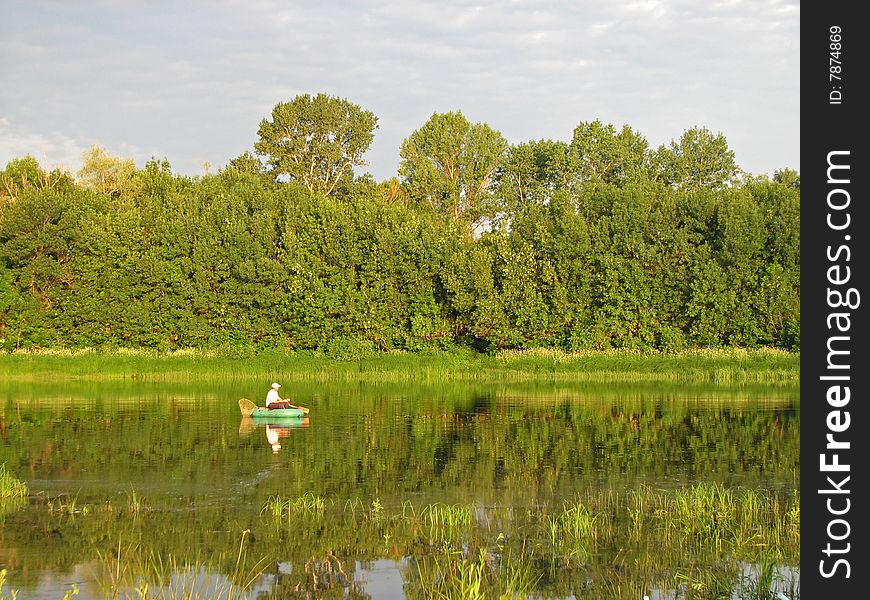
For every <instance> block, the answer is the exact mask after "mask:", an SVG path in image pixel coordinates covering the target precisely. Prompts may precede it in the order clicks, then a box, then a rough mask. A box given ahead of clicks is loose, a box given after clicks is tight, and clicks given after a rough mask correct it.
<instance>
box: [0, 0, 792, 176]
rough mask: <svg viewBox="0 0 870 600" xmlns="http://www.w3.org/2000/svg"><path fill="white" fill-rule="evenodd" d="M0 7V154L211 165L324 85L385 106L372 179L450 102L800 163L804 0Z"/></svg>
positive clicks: (506, 128) (541, 127) (763, 162)
mask: <svg viewBox="0 0 870 600" xmlns="http://www.w3.org/2000/svg"><path fill="white" fill-rule="evenodd" d="M0 21H2V22H3V24H4V27H3V35H2V36H0V81H2V85H0V168H3V166H5V164H6V163H7V162H8V161H9V160H10V159H12V158H19V157H22V156H24V155H26V154H31V155H33V156H35V157H36V158H37V159H38V160H39V161H40V162H41V163H42V164H43V166H49V167H53V166H58V165H61V166H65V167H67V168H70V169H72V170H76V169H78V168H79V166H80V165H81V153H82V151H83V150H85V149H86V148H88V147H89V146H90V145H91V144H99V145H101V146H103V147H105V148H106V149H107V150H108V151H109V152H111V153H113V154H117V155H121V156H124V157H129V158H133V159H135V161H136V163H137V165H139V166H140V167H141V166H143V165H144V163H145V161H147V160H148V159H149V158H150V157H152V156H155V157H158V158H166V159H168V160H169V162H170V163H171V164H172V167H173V170H174V171H176V172H179V173H184V174H189V175H195V174H201V173H202V172H203V171H202V164H203V163H204V162H208V163H209V164H210V165H211V170H212V171H216V170H217V169H219V168H221V167H223V166H225V165H226V164H227V162H228V161H229V160H230V159H232V158H234V157H236V156H238V155H239V154H241V153H242V152H244V151H246V150H253V145H254V142H255V141H256V137H257V128H258V126H259V123H260V120H261V119H263V118H264V117H267V116H269V115H270V113H271V110H272V108H273V107H274V106H275V104H277V103H278V102H282V101H288V100H290V99H292V98H293V97H294V96H296V95H297V94H304V93H309V94H312V95H313V94H317V93H319V92H324V93H327V94H330V95H334V96H340V97H342V98H346V99H348V100H350V101H351V102H353V103H355V104H358V105H360V106H361V107H362V108H364V109H366V110H370V111H372V112H374V113H375V115H376V116H377V117H378V119H379V123H378V129H377V130H376V132H375V141H374V143H373V144H372V147H371V149H370V150H369V152H368V153H367V154H366V159H367V160H368V162H369V165H368V167H367V170H368V171H369V172H370V173H372V174H373V175H374V176H375V178H377V179H379V180H381V179H387V178H390V177H392V176H394V175H396V170H397V166H398V161H399V146H400V145H401V143H402V141H403V140H404V139H405V138H406V137H407V136H408V135H409V134H411V133H412V132H413V131H414V130H415V129H418V128H419V127H420V126H421V125H423V123H425V121H426V120H427V119H428V118H429V117H430V116H431V115H432V113H433V112H447V111H451V110H461V111H462V112H463V113H464V114H465V115H466V116H467V117H468V118H469V119H470V120H471V121H474V122H481V121H483V122H487V123H488V124H489V125H490V126H492V127H493V128H495V129H497V130H499V131H501V132H502V133H503V134H504V135H505V137H506V138H507V139H508V141H509V142H511V143H520V142H524V141H528V140H532V139H560V140H566V141H567V140H570V139H571V136H572V133H573V130H574V127H575V126H576V125H577V124H578V123H580V122H583V121H594V120H596V119H600V120H601V121H604V122H609V123H613V124H614V125H615V126H616V127H617V128H619V127H621V126H622V125H623V124H626V125H629V126H631V127H632V128H634V129H635V130H637V131H639V132H640V133H641V134H643V135H644V136H646V138H647V140H648V141H649V143H650V145H651V146H652V147H656V146H659V145H661V144H668V143H670V141H671V140H672V139H675V138H679V137H680V135H681V134H682V133H683V131H685V130H686V129H688V128H690V127H693V126H699V127H706V128H708V129H710V130H711V131H713V132H721V133H722V134H724V135H725V137H726V138H727V139H728V143H729V145H730V146H731V148H732V149H733V150H734V151H735V153H736V156H737V162H738V164H739V165H740V166H741V167H742V168H743V169H744V170H746V171H748V172H749V173H752V174H754V175H760V174H765V173H767V174H773V172H774V171H775V170H777V169H780V168H783V167H789V168H793V169H797V170H800V160H799V158H800V123H799V116H800V97H799V91H800V73H799V67H800V60H799V54H800V53H799V49H800V46H799V26H800V3H799V0H753V1H741V0H722V1H715V0H714V1H711V2H698V1H696V0H651V1H646V0H636V1H630V2H629V1H622V0H596V1H584V0H568V1H564V2H559V1H555V0H554V1H547V0H528V1H522V0H515V1H512V2H507V1H495V0H479V1H468V2H466V1H462V0H439V1H438V2H418V1H413V2H412V1H402V2H400V1H395V2H375V1H365V0H358V1H353V2H338V1H335V0H333V1H329V0H317V1H308V0H299V1H293V0H285V1H278V0H244V1H241V0H240V1H210V2H205V1H179V2H162V1H158V0H149V1H148V2H134V1H109V0H106V1H99V2H98V1H87V0H75V1H73V0H68V1H61V2H45V1H38V0H37V1H34V0H30V1H27V2H17V1H13V0H2V2H0Z"/></svg>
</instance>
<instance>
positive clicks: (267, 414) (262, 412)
mask: <svg viewBox="0 0 870 600" xmlns="http://www.w3.org/2000/svg"><path fill="white" fill-rule="evenodd" d="M251 416H252V417H254V418H255V419H256V418H257V417H263V418H264V419H276V418H277V419H288V418H289V419H300V418H302V417H304V416H305V411H304V410H302V409H301V408H272V409H269V408H263V407H262V406H258V407H256V408H255V409H254V410H253V411H251Z"/></svg>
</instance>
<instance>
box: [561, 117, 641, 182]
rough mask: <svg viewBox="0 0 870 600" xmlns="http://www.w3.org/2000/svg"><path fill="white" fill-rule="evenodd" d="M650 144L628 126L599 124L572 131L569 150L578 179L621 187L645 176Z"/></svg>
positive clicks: (586, 125) (587, 123) (582, 125)
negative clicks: (572, 154) (618, 127)
mask: <svg viewBox="0 0 870 600" xmlns="http://www.w3.org/2000/svg"><path fill="white" fill-rule="evenodd" d="M648 148H649V144H648V143H647V141H646V138H644V137H643V136H642V135H641V134H640V133H638V132H636V131H635V130H633V129H632V128H631V127H629V126H628V125H623V127H622V129H620V130H619V131H617V130H616V127H614V126H613V125H611V124H610V123H607V124H604V123H602V122H601V121H598V120H596V121H592V122H583V123H580V124H579V125H577V127H575V128H574V136H573V138H572V140H571V151H572V152H573V153H574V154H575V155H576V161H577V167H578V170H579V175H580V179H581V180H582V181H584V182H587V183H591V184H593V187H595V186H597V185H598V184H602V183H607V184H612V185H624V184H625V183H627V182H629V181H632V180H637V179H638V178H640V177H641V176H643V175H645V174H646V172H647V168H648V163H649V157H648Z"/></svg>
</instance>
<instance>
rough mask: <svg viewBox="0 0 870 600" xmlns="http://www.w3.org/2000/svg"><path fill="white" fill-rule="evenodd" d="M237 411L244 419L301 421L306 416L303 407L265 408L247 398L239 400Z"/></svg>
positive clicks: (305, 409)
mask: <svg viewBox="0 0 870 600" xmlns="http://www.w3.org/2000/svg"><path fill="white" fill-rule="evenodd" d="M239 410H240V411H242V416H244V417H254V418H256V417H262V418H268V419H301V418H302V417H306V416H308V409H307V408H305V407H304V406H296V407H294V408H272V409H269V408H265V407H263V406H257V405H256V404H254V403H253V402H251V401H250V400H248V399H247V398H242V399H240V400H239Z"/></svg>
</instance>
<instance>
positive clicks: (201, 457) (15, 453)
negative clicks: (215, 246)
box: [0, 394, 800, 597]
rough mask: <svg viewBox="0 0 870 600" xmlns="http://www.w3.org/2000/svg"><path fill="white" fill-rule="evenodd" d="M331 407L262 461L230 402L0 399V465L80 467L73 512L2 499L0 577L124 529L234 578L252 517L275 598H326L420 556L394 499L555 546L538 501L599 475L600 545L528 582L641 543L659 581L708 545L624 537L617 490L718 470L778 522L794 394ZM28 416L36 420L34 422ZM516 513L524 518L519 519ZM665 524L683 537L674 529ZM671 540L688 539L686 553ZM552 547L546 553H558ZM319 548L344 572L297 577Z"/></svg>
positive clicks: (567, 581) (796, 469) (793, 456)
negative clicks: (11, 560) (381, 563)
mask: <svg viewBox="0 0 870 600" xmlns="http://www.w3.org/2000/svg"><path fill="white" fill-rule="evenodd" d="M342 400H343V401H345V399H342ZM346 402H347V403H348V406H349V407H348V408H345V407H342V410H343V411H346V412H348V411H349V412H350V414H351V416H353V417H354V418H352V419H347V418H345V419H344V420H341V419H335V423H334V424H329V423H330V418H329V417H332V416H333V415H330V414H327V413H326V410H325V409H321V412H320V413H319V415H318V420H317V423H316V427H314V426H312V427H311V428H310V429H308V430H300V431H293V432H291V434H290V435H289V436H288V437H286V438H282V439H281V442H282V445H283V446H284V451H282V452H281V453H280V454H278V455H276V456H269V450H268V449H269V446H268V445H267V444H266V440H265V439H264V438H265V428H264V427H263V428H260V426H256V427H254V428H253V429H252V430H251V431H249V432H247V435H246V434H245V431H243V427H242V424H239V426H238V429H237V427H236V424H237V423H239V421H238V419H239V416H238V414H237V412H236V414H234V415H233V416H232V419H230V420H228V421H227V422H226V423H218V424H216V423H203V422H202V421H196V420H192V419H189V418H187V417H186V416H185V414H184V413H183V410H182V411H180V412H179V411H178V410H176V411H175V413H172V414H169V416H168V417H167V418H166V419H163V420H161V419H154V418H153V417H148V416H143V415H142V414H140V413H138V412H136V411H123V410H120V411H116V412H114V413H111V414H106V413H105V412H103V410H102V409H93V408H90V407H87V406H86V407H76V408H74V409H66V410H64V411H63V413H62V414H57V413H56V412H53V411H51V410H44V411H41V412H36V413H34V414H30V415H28V414H25V415H24V418H26V419H28V422H27V423H24V422H18V421H16V420H15V419H16V417H14V416H13V415H12V414H11V413H10V414H8V415H7V418H8V419H9V420H10V423H9V425H10V426H9V427H8V429H7V438H8V441H7V443H5V444H4V445H2V446H0V463H7V464H8V465H9V467H10V469H11V471H12V472H14V473H16V474H17V475H18V476H19V477H21V478H24V479H25V480H27V479H28V478H30V477H34V478H36V477H38V478H39V479H41V480H43V481H55V480H57V481H59V482H62V481H83V482H85V485H83V487H82V490H81V491H80V492H78V493H77V495H76V498H75V499H76V502H77V505H78V506H79V507H85V506H87V507H88V509H89V513H88V514H84V513H83V512H82V511H78V512H74V513H70V514H64V513H60V512H58V511H55V512H54V513H51V512H49V510H48V503H49V501H51V500H52V499H56V498H57V497H58V496H59V495H60V494H61V493H64V494H67V495H68V493H69V491H68V490H59V489H57V490H53V491H52V490H49V491H47V492H44V493H43V495H37V496H35V497H33V498H31V500H30V502H29V503H28V504H26V505H24V506H20V507H18V508H16V509H15V510H12V511H5V512H4V511H3V510H2V508H0V530H2V531H0V532H2V536H3V540H4V544H5V545H6V546H7V547H8V548H10V549H14V551H15V553H16V554H15V556H16V565H15V571H14V575H15V576H16V577H22V576H23V577H25V578H30V579H31V581H35V580H36V579H38V577H39V574H40V573H42V572H45V571H46V570H60V571H63V570H64V569H69V568H71V567H72V566H73V565H76V564H80V563H81V562H83V561H86V560H88V559H89V558H92V557H93V556H95V553H96V552H97V551H98V550H99V551H103V552H105V550H106V549H107V548H112V547H116V546H117V544H118V540H119V539H120V540H123V542H124V543H125V544H126V543H128V541H130V540H141V541H142V543H143V544H145V545H146V546H147V548H148V551H149V552H153V553H155V555H159V556H163V557H166V556H176V557H179V560H184V559H185V558H187V557H196V556H209V557H216V556H225V557H226V558H223V559H220V560H217V559H214V568H215V570H217V571H218V572H223V573H231V572H232V571H233V568H234V560H235V555H236V553H237V550H238V535H237V532H238V531H241V530H244V529H251V531H252V534H251V537H252V538H253V540H254V541H253V542H252V544H251V547H250V550H249V551H250V553H251V555H252V556H254V555H256V556H258V557H259V556H263V555H266V554H269V555H273V556H274V557H276V558H277V559H278V560H280V561H282V563H286V564H290V565H292V566H293V569H292V572H291V575H292V576H293V577H298V579H293V578H287V577H285V575H286V574H283V573H281V574H279V575H280V576H281V581H284V582H286V583H287V587H286V588H282V589H286V593H287V594H288V595H287V596H285V597H305V596H304V595H302V596H293V595H292V594H293V593H295V592H293V591H292V589H291V588H292V586H291V585H290V583H291V582H292V585H293V586H295V585H297V584H298V585H301V586H303V587H300V588H299V590H300V591H299V594H312V597H321V596H319V595H316V594H314V590H313V587H314V585H315V581H316V582H317V585H318V586H326V585H327V584H330V585H333V586H334V587H332V588H329V589H331V590H336V591H335V592H332V591H328V590H326V588H323V589H322V590H319V591H323V593H324V594H332V593H336V594H338V591H337V590H347V589H349V586H351V585H353V577H352V569H354V568H355V566H354V562H355V561H366V560H375V559H378V558H387V557H390V558H398V557H402V556H422V555H423V554H425V553H431V552H436V551H437V548H438V543H437V536H435V537H432V535H431V534H430V533H429V527H428V525H427V526H425V527H424V526H423V525H415V524H414V521H413V520H412V519H410V518H408V519H405V520H402V519H401V518H400V517H399V515H401V514H402V512H403V510H405V508H403V503H405V502H406V501H411V502H414V504H415V505H416V506H417V508H418V510H419V509H420V506H421V505H428V504H429V503H434V502H448V503H463V504H465V503H467V502H468V500H469V498H473V499H474V500H475V502H476V504H475V507H474V513H475V515H478V516H475V519H474V520H473V526H470V528H469V529H467V530H465V533H464V534H463V535H466V536H469V535H471V536H477V537H476V538H475V540H474V543H475V544H477V546H479V547H486V548H487V549H488V550H489V551H490V552H492V553H493V554H494V555H497V549H494V548H495V546H494V544H495V540H497V539H499V534H504V536H506V538H507V543H506V545H505V547H506V548H512V549H513V551H514V552H515V553H520V552H521V550H522V543H521V542H522V540H527V541H529V544H531V545H534V544H538V545H539V547H540V548H543V549H548V548H549V549H550V554H552V544H551V545H550V546H547V545H546V537H545V536H543V532H544V531H545V527H549V526H550V523H551V521H546V520H545V519H544V515H549V517H551V518H558V517H559V516H560V514H561V513H560V512H559V511H560V510H561V508H562V504H561V503H562V502H563V501H566V500H574V499H577V498H580V497H583V496H584V495H586V496H588V498H589V502H591V501H592V499H594V498H596V497H597V496H596V494H598V493H599V492H600V491H603V490H612V491H613V493H614V494H615V497H618V498H623V504H620V505H619V506H613V507H611V509H607V510H604V509H602V515H605V516H607V515H609V516H608V517H607V518H608V519H609V521H608V523H609V526H610V527H611V528H612V531H611V532H610V533H609V534H608V536H606V539H607V540H608V541H607V542H606V544H604V545H601V544H602V542H598V543H599V546H598V547H597V548H594V551H593V552H590V558H589V559H582V560H581V559H580V558H577V556H580V555H579V554H577V555H576V556H575V557H574V558H572V559H571V561H572V563H571V564H572V565H574V566H572V567H571V568H570V569H567V568H566V567H565V565H564V564H563V563H560V566H559V572H558V573H556V574H552V575H548V574H546V573H544V575H542V579H541V581H540V583H539V586H540V589H549V590H555V589H561V590H569V592H570V590H571V589H573V588H572V586H574V587H576V586H577V585H578V582H579V581H582V580H583V579H584V578H589V577H592V578H594V579H595V580H596V581H598V582H603V581H608V577H613V576H614V575H613V572H612V570H611V571H608V567H609V566H612V564H611V563H612V561H617V562H620V564H622V563H623V562H629V561H635V562H638V561H639V562H641V563H643V562H644V561H649V562H652V561H653V558H654V559H655V560H656V561H658V567H659V568H660V570H661V571H662V572H667V574H668V576H669V577H672V578H673V576H674V575H675V573H677V572H682V573H689V572H690V571H691V567H690V563H689V562H688V561H690V560H691V561H695V563H697V564H699V565H705V566H709V565H714V564H719V563H720V562H721V561H722V560H725V559H724V558H723V557H722V556H721V555H717V554H715V553H710V552H709V551H708V550H709V549H707V548H706V547H705V541H704V540H703V539H701V536H697V535H696V536H695V537H685V538H675V537H673V535H675V534H674V533H673V532H672V538H671V539H670V541H668V540H667V539H664V540H663V539H659V538H656V537H654V536H651V532H649V531H647V532H643V534H642V535H640V536H639V537H638V536H635V537H632V535H633V534H632V533H631V530H630V529H629V528H628V524H629V523H631V519H630V517H629V514H628V513H627V512H626V511H627V506H626V504H625V503H626V502H627V501H626V500H625V498H626V497H625V496H624V495H621V494H623V493H624V492H627V491H630V490H636V489H639V487H640V486H641V484H642V483H645V482H652V483H653V484H654V485H662V486H663V485H665V484H666V485H667V486H669V488H671V489H680V488H683V487H687V486H691V485H693V484H696V483H697V482H699V481H709V482H714V481H715V482H719V483H721V484H724V485H726V486H729V487H732V486H738V485H740V486H746V487H748V488H752V489H758V490H761V491H764V490H772V491H773V492H775V496H777V497H778V498H779V499H780V509H779V513H777V514H779V515H780V517H781V518H782V519H785V516H784V512H783V511H784V510H785V506H786V504H785V503H786V500H788V499H789V498H790V494H791V493H792V489H793V488H795V487H797V486H798V485H799V482H798V480H797V478H796V475H799V473H800V465H799V456H800V452H799V450H800V438H799V431H800V413H799V410H798V409H797V408H796V407H790V406H783V405H777V406H773V407H769V406H768V407H764V408H763V409H762V408H760V407H758V406H754V405H753V404H752V403H751V402H740V401H737V402H729V403H717V402H709V403H708V404H704V405H701V406H698V405H693V404H690V403H687V402H679V401H676V402H675V401H665V400H647V399H645V397H644V396H640V397H637V396H633V395H631V394H627V395H626V397H625V398H619V399H616V400H613V401H608V402H595V401H584V400H582V399H581V400H577V399H576V398H573V399H572V398H569V397H564V398H562V397H560V399H559V400H555V401H554V400H552V399H550V400H547V399H546V398H543V397H542V398H541V399H537V398H531V399H528V400H527V401H526V402H524V403H520V402H509V403H508V402H504V401H503V399H502V397H500V396H498V395H492V394H479V395H477V396H476V397H474V398H472V397H470V396H465V397H461V398H456V399H454V398H453V397H447V398H439V399H431V398H426V399H422V400H420V402H416V401H414V402H405V403H401V404H398V405H397V404H395V403H390V402H384V401H383V398H379V397H367V396H353V395H352V394H350V395H349V397H348V399H346ZM327 406H328V405H327ZM397 406H398V408H397ZM191 410H193V408H191ZM344 414H345V413H343V415H344ZM320 415H323V418H320ZM34 424H35V425H38V429H39V432H40V433H39V435H34V431H35V430H36V428H37V427H35V425H34ZM314 433H316V435H312V434H314ZM240 434H241V435H240ZM251 434H252V435H251ZM49 447H50V449H51V451H47V448H49ZM264 454H265V455H266V459H265V460H263V456H264ZM94 474H99V478H100V479H99V481H95V480H94V479H93V478H94V477H95V475H94ZM118 482H122V483H121V484H120V485H119V483H118ZM130 482H134V483H133V484H132V485H133V486H134V487H135V491H136V493H137V494H138V495H139V496H140V497H141V499H142V501H143V502H144V503H145V504H146V505H147V506H148V507H149V510H148V511H144V512H143V513H142V514H141V515H140V516H139V517H135V518H134V516H133V515H131V514H130V513H129V509H128V508H127V505H128V502H127V500H128V499H127V497H126V496H125V495H124V494H119V493H118V490H119V489H124V490H128V491H129V489H130V485H131V484H130ZM53 485H55V486H60V485H62V484H61V483H57V484H53ZM88 485H90V486H91V487H88ZM221 486H223V488H224V489H220V488H221ZM215 489H218V490H219V491H218V492H215V491H214V490H215ZM773 492H771V493H773ZM305 493H311V494H313V495H316V496H318V497H322V498H325V499H326V500H327V505H328V508H327V514H326V515H325V516H324V517H322V518H319V519H310V518H306V519H302V518H296V517H294V518H293V519H292V520H290V519H289V518H285V520H284V521H283V523H281V524H276V523H274V522H273V521H272V520H271V519H270V518H269V517H268V515H264V514H262V508H263V506H264V504H265V503H266V501H267V499H268V498H269V497H270V496H273V495H281V496H283V497H285V498H293V497H300V496H302V495H303V494H305ZM354 499H361V502H362V503H363V504H364V505H365V506H366V507H367V511H365V514H369V515H370V514H373V511H372V510H368V507H370V506H372V503H373V502H374V501H375V500H376V499H377V500H378V503H379V504H380V505H382V506H383V510H382V511H381V512H380V514H381V516H382V518H381V519H380V520H374V519H368V518H362V517H359V516H357V518H355V519H349V518H348V517H347V516H346V515H345V514H344V513H345V504H346V503H347V502H348V501H352V500H354ZM529 509H533V511H532V512H533V513H534V514H535V515H538V516H540V519H537V517H536V518H534V519H533V518H531V517H529V516H528V515H527V514H526V513H527V511H528V510H529ZM537 509H540V513H537V512H535V510H537ZM330 511H333V512H330ZM500 511H501V512H500ZM608 511H609V512H608ZM770 512H771V514H774V511H773V510H772V509H771V511H770ZM479 513H480V514H479ZM358 514H363V513H359V511H358ZM605 516H602V517H600V519H604V518H605ZM536 519H537V520H536ZM783 522H784V521H783ZM557 524H558V523H557ZM415 527H416V528H417V529H415ZM764 529H765V530H772V529H773V528H772V527H771V526H768V525H765V526H764ZM424 530H425V532H424ZM650 530H651V531H654V530H655V527H651V528H650ZM674 539H680V540H682V541H681V542H679V543H676V544H675V543H674V541H673V540H674ZM431 540H435V543H434V545H433V543H432V542H431ZM756 541H757V540H756ZM502 543H503V542H502ZM753 543H755V542H754V541H753ZM511 544H517V545H515V546H511ZM620 545H621V547H622V550H621V551H618V550H617V549H616V548H617V547H618V546H620ZM528 547H530V546H527V548H528ZM686 548H691V549H692V553H690V554H686ZM563 550H564V548H563ZM563 550H559V551H557V555H565V554H567V553H568V552H567V550H565V551H564V552H563ZM330 552H332V553H333V556H335V557H336V558H337V560H340V561H341V565H342V569H343V571H342V570H339V569H338V566H337V564H335V562H334V561H333V562H332V565H331V566H330V567H327V566H326V565H323V564H321V563H318V564H317V565H314V564H312V565H311V566H310V568H309V569H310V571H311V573H309V574H306V571H305V568H304V566H305V565H306V563H307V562H308V561H311V560H312V557H328V556H330V554H329V553H330ZM421 553H423V554H421ZM544 554H546V553H543V554H540V553H539V554H531V555H527V558H528V560H529V561H530V562H531V563H532V564H533V565H534V568H535V569H536V572H543V571H546V570H547V568H548V567H547V564H548V562H547V561H549V560H550V559H549V558H547V557H546V556H544ZM514 556H515V557H516V556H518V554H514ZM783 556H785V557H787V552H786V551H783ZM317 560H318V561H321V562H322V560H323V558H319V559H317ZM584 561H585V562H584ZM608 561H610V562H608ZM692 564H694V563H692ZM650 568H651V567H650ZM330 569H331V570H330ZM643 572H645V571H643V570H642V569H635V570H632V569H628V568H627V567H622V575H621V576H622V577H623V580H624V581H641V574H642V573H643ZM608 573H610V574H609V575H608ZM311 574H313V575H314V576H315V578H314V579H312V578H311ZM346 576H347V577H346ZM306 582H307V583H306ZM330 582H331V583H330ZM305 586H308V587H305ZM358 587H359V586H358ZM596 589H599V590H600V589H601V588H596ZM357 592H358V593H359V594H363V593H364V590H359V589H358V590H357ZM569 592H566V593H569ZM318 593H319V592H318ZM342 593H344V592H342ZM348 593H350V592H348ZM354 593H356V592H354ZM554 593H555V592H554ZM560 593H561V592H560ZM276 597H281V596H276ZM360 597H362V596H360ZM589 597H594V596H589ZM640 597H642V595H641V596H640Z"/></svg>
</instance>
